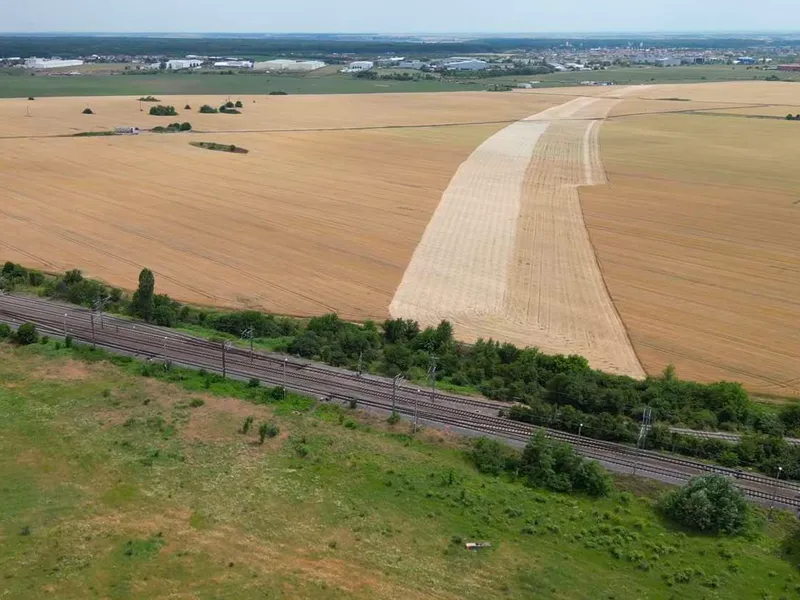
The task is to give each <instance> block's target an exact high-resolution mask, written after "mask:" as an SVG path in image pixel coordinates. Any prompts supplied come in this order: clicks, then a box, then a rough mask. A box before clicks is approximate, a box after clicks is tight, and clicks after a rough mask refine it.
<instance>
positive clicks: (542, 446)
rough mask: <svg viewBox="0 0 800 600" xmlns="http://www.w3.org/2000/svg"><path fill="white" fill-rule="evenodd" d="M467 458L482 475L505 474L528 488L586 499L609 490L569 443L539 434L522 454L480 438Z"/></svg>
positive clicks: (600, 472) (598, 470) (606, 480)
mask: <svg viewBox="0 0 800 600" xmlns="http://www.w3.org/2000/svg"><path fill="white" fill-rule="evenodd" d="M470 458H471V459H472V462H473V463H474V464H475V466H476V468H477V469H478V470H479V471H481V472H483V473H489V474H492V475H499V474H500V473H503V472H506V473H509V474H511V475H513V476H515V477H520V478H522V479H523V481H525V483H526V484H527V485H529V486H531V487H542V488H547V489H549V490H553V491H556V492H573V491H578V492H583V493H586V494H588V495H590V496H606V495H607V494H608V493H609V492H610V491H611V490H612V488H613V485H612V483H611V478H610V477H609V475H608V473H607V472H606V471H605V469H603V468H602V467H601V466H600V464H599V463H597V462H596V461H591V460H587V459H585V458H583V457H582V456H580V455H578V454H577V453H576V452H575V449H574V448H573V447H572V446H571V445H569V444H565V443H560V442H555V441H553V440H550V439H548V438H547V437H545V435H544V433H542V432H541V431H540V432H537V433H536V434H535V435H534V436H533V437H532V438H531V439H530V441H529V442H528V443H527V444H526V446H525V449H524V450H523V451H522V454H519V453H517V452H516V451H514V450H512V449H511V448H509V447H508V446H506V445H505V444H502V443H500V442H498V441H496V440H490V439H487V438H481V439H479V440H477V441H476V442H475V443H474V444H473V446H472V449H471V450H470Z"/></svg>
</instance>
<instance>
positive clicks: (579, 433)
mask: <svg viewBox="0 0 800 600" xmlns="http://www.w3.org/2000/svg"><path fill="white" fill-rule="evenodd" d="M581 429H583V423H581V424H580V425H578V439H581Z"/></svg>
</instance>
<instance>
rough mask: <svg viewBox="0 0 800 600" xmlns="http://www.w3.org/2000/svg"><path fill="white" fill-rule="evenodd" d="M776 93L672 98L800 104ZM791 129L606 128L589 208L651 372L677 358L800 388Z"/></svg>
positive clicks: (685, 120)
mask: <svg viewBox="0 0 800 600" xmlns="http://www.w3.org/2000/svg"><path fill="white" fill-rule="evenodd" d="M676 87H677V86H676ZM780 87H781V88H783V90H784V92H785V95H783V96H780V95H776V93H775V89H776V88H775V87H774V86H771V85H769V84H719V85H708V86H685V87H684V88H682V89H681V90H678V91H676V93H680V94H681V95H683V96H684V97H690V98H692V99H694V98H701V99H703V100H707V99H712V100H713V94H712V93H711V92H713V91H714V90H716V91H717V92H718V93H719V97H720V98H722V97H727V99H728V100H729V101H732V100H737V99H741V100H742V101H743V102H744V101H746V102H753V101H754V100H756V99H757V98H762V97H763V99H764V100H765V101H770V102H776V103H778V104H781V103H789V102H791V101H793V100H794V101H800V95H797V96H796V95H794V94H796V92H795V89H796V88H795V87H794V86H791V85H787V86H780ZM671 93H672V90H670V94H671ZM762 94H763V96H762ZM647 95H650V96H652V95H653V94H652V92H650V91H648V92H647ZM635 102H636V101H631V104H634V103H635ZM626 104H628V103H627V102H623V103H622V106H621V107H620V106H618V107H617V110H618V112H621V111H624V110H625V109H626V106H625V105H626ZM665 104H666V103H665ZM620 109H621V110H620ZM762 110H763V109H762ZM715 112H719V111H715ZM732 112H733V111H732ZM737 112H738V111H737ZM735 114H736V113H735V112H734V115H735ZM756 114H758V113H756ZM796 126H797V124H796V123H790V122H786V121H783V120H780V119H749V118H741V117H736V116H729V117H728V116H718V115H714V116H709V115H704V114H659V115H655V114H652V115H646V116H637V117H629V118H624V119H615V120H613V121H609V122H607V123H606V124H605V125H604V127H603V130H602V132H601V148H602V157H603V161H604V164H605V168H606V172H607V176H608V179H609V184H608V185H606V186H602V187H594V188H584V189H583V190H582V193H581V198H582V205H583V209H584V215H585V218H586V223H587V226H588V229H589V233H590V236H591V239H592V242H593V245H594V248H595V251H596V253H597V256H598V260H599V263H600V266H601V269H602V272H603V275H604V279H605V282H606V284H607V285H608V288H609V290H610V293H611V296H612V298H613V300H614V304H615V306H616V308H617V310H618V311H619V313H620V315H621V317H622V319H623V321H624V323H625V325H626V327H627V329H628V332H629V334H630V337H631V339H632V342H633V345H634V348H635V349H636V351H637V353H638V356H639V358H640V359H641V361H642V364H643V366H644V368H645V369H646V370H647V371H648V372H649V373H656V372H658V371H660V370H661V369H663V368H664V366H665V365H667V364H668V363H673V364H675V365H676V366H677V370H678V374H679V375H681V376H683V377H686V378H694V379H699V380H704V381H709V380H719V379H730V380H735V381H742V382H744V383H745V384H746V385H747V386H748V387H749V388H750V389H754V390H757V391H761V392H765V393H772V394H779V395H794V394H797V393H798V389H799V388H800V363H798V360H797V359H798V356H800V300H798V299H799V298H800V242H799V241H798V240H800V172H798V170H797V168H796V162H797V161H796V157H797V150H796V149H797V143H798V136H799V135H800V130H798V129H797V127H796Z"/></svg>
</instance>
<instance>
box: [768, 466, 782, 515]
mask: <svg viewBox="0 0 800 600" xmlns="http://www.w3.org/2000/svg"><path fill="white" fill-rule="evenodd" d="M782 471H783V467H778V474H777V475H776V477H775V493H774V494H773V495H772V505H771V506H770V508H774V507H775V502H777V500H778V482H779V481H780V480H781V472H782Z"/></svg>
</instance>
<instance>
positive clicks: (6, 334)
mask: <svg viewBox="0 0 800 600" xmlns="http://www.w3.org/2000/svg"><path fill="white" fill-rule="evenodd" d="M5 339H8V340H11V341H12V342H14V343H15V344H19V345H20V346H28V345H30V344H35V343H36V342H38V341H39V332H38V331H37V329H36V325H34V324H33V323H23V324H22V325H20V326H19V327H18V328H17V331H12V330H11V327H9V326H8V325H6V324H5V323H0V340H5Z"/></svg>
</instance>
